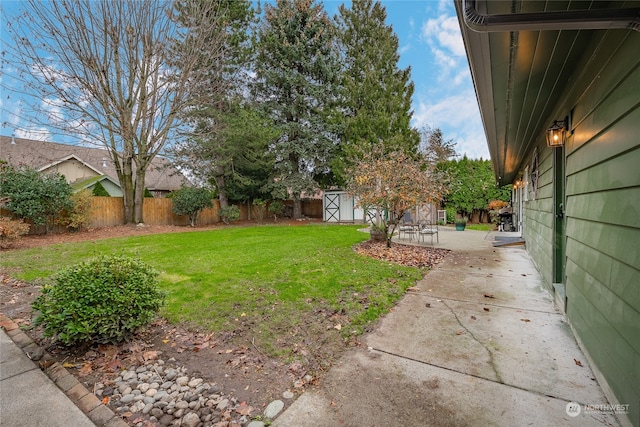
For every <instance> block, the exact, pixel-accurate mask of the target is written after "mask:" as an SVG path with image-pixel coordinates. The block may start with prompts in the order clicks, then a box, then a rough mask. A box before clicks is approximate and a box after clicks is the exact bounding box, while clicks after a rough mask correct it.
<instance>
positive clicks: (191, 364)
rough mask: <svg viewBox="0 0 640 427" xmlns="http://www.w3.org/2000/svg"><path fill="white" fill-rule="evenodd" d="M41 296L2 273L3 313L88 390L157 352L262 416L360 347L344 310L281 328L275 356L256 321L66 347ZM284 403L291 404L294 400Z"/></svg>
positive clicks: (367, 248) (166, 229)
mask: <svg viewBox="0 0 640 427" xmlns="http://www.w3.org/2000/svg"><path fill="white" fill-rule="evenodd" d="M285 223H286V224H291V225H301V224H305V223H308V222H301V221H287V222H279V223H278V224H285ZM242 225H250V223H246V224H240V226H242ZM234 226H238V225H234ZM219 227H221V226H213V227H196V228H190V227H174V226H144V227H136V226H120V227H109V228H101V229H95V230H89V231H84V232H79V233H70V234H51V235H46V236H27V237H25V238H23V239H21V241H20V242H19V244H18V245H16V249H22V248H29V247H37V246H46V245H51V244H56V243H69V242H77V241H85V240H99V239H105V238H112V237H124V236H133V235H142V234H156V233H171V232H186V231H203V230H207V229H215V228H219ZM354 249H355V250H356V251H358V252H359V253H361V254H363V255H368V256H372V257H374V258H378V259H383V260H385V261H388V262H394V263H398V264H403V265H410V266H417V267H431V266H433V265H434V264H436V263H438V262H440V261H441V260H442V259H444V257H446V256H447V254H448V253H449V251H446V250H442V249H434V248H425V247H418V246H406V245H397V244H394V245H393V246H392V248H391V249H387V248H386V247H384V243H374V242H363V243H361V244H359V245H356V247H355V248H354ZM39 294H40V288H39V286H38V285H35V284H31V283H26V282H22V281H19V280H16V279H14V278H11V277H10V272H7V271H4V272H2V271H0V312H3V313H4V314H6V315H7V316H9V317H10V318H12V319H13V320H14V321H15V322H16V323H18V324H19V325H20V326H21V327H22V328H23V329H25V332H26V333H27V334H28V335H29V336H30V337H31V338H32V339H33V340H34V341H35V342H37V343H38V344H39V345H40V346H42V347H44V348H45V350H46V351H47V352H48V353H49V354H51V355H52V357H53V358H54V359H55V360H56V361H58V362H60V363H63V364H64V366H65V367H67V369H68V370H69V371H70V372H71V373H72V374H74V375H75V376H76V377H78V379H79V380H80V381H81V382H83V383H84V384H85V386H86V387H87V388H88V389H89V390H92V389H93V386H94V384H96V383H103V384H109V383H110V381H112V380H113V379H114V378H115V377H116V376H117V372H118V371H120V370H121V369H126V368H130V367H132V366H137V365H140V364H142V363H143V362H144V361H145V359H146V358H148V357H149V354H153V355H154V357H156V356H157V357H158V358H160V359H162V360H164V361H165V363H166V364H168V365H172V366H178V367H185V368H186V370H187V372H188V373H189V375H192V376H198V377H200V378H203V379H204V381H206V382H208V383H210V384H215V385H216V386H217V387H219V388H220V389H222V390H224V393H225V394H227V395H230V396H233V397H235V398H237V399H238V401H239V402H243V401H244V402H247V404H249V405H251V406H252V407H254V408H256V409H259V410H260V411H262V409H263V408H264V407H265V406H266V405H267V404H269V402H271V401H272V400H274V399H282V395H283V393H284V392H285V391H290V392H293V394H294V396H295V395H299V394H300V393H302V392H303V391H304V390H305V388H308V387H314V386H316V385H318V384H319V383H320V382H321V381H322V378H323V376H324V374H325V373H326V371H327V370H328V369H329V368H330V367H331V365H332V364H333V363H334V361H335V360H337V359H338V358H339V357H340V356H341V355H342V354H343V353H344V352H345V351H346V350H347V349H349V348H350V347H353V346H359V345H361V343H360V341H359V339H358V336H356V335H349V334H345V331H344V330H342V331H341V329H342V326H346V325H348V319H345V318H344V317H343V315H342V313H341V312H340V311H335V310H330V309H328V308H326V307H322V306H319V305H318V306H317V307H315V308H314V310H311V311H309V313H308V314H307V315H305V317H304V318H302V319H299V321H298V323H297V326H296V327H295V328H293V329H288V330H280V331H277V333H278V334H279V335H278V336H277V337H276V339H275V342H276V343H277V344H276V345H277V347H278V348H277V349H273V348H272V349H271V351H267V349H265V348H264V347H263V346H262V342H261V341H260V337H259V336H256V334H255V332H254V330H253V328H252V326H253V325H254V324H255V319H254V320H253V321H251V322H250V321H248V320H247V319H246V318H239V319H238V321H237V327H236V328H234V330H233V331H232V332H228V333H225V334H219V335H217V334H212V333H209V332H207V331H202V330H194V329H189V328H188V327H186V326H185V325H175V324H170V323H168V322H167V321H166V320H164V319H158V320H156V321H155V322H154V323H153V324H151V325H150V326H148V327H147V328H145V329H144V330H142V331H140V332H139V333H138V334H136V335H135V336H134V337H133V339H132V340H131V341H130V342H128V343H124V344H120V345H87V346H76V347H64V346H61V345H58V344H56V343H55V342H53V341H52V340H51V339H50V338H46V337H44V335H43V331H42V329H41V328H33V327H31V322H32V316H33V313H32V310H31V303H32V302H33V300H34V299H35V298H36V297H37V295H39ZM311 303H312V304H313V303H314V302H311ZM338 326H341V327H338ZM271 341H274V340H271ZM274 350H275V351H277V352H278V354H280V356H279V357H272V356H269V354H273V351H274ZM283 400H285V403H287V404H288V403H290V402H292V400H287V399H283Z"/></svg>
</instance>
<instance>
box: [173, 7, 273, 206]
mask: <svg viewBox="0 0 640 427" xmlns="http://www.w3.org/2000/svg"><path fill="white" fill-rule="evenodd" d="M190 2H192V0H181V1H178V2H176V3H175V5H176V6H175V7H176V11H177V13H178V16H179V19H180V21H181V22H182V23H183V25H185V26H186V27H187V28H190V29H191V31H192V35H191V38H189V39H187V41H186V42H191V41H192V40H194V39H200V38H204V39H208V38H210V37H213V36H215V35H211V34H206V33H204V34H202V33H199V32H198V31H197V28H191V25H190V22H191V21H193V20H197V16H194V13H195V14H196V15H197V14H198V13H199V10H197V9H196V10H194V9H193V8H189V7H186V6H187V5H188V4H189V3H190ZM200 5H201V9H202V13H205V11H207V10H211V11H213V12H210V13H216V14H218V15H220V16H221V17H223V21H224V23H225V26H226V32H225V37H224V43H223V45H222V49H224V54H222V55H220V54H218V55H216V54H214V52H211V53H210V54H209V55H204V58H205V60H204V61H203V62H202V63H201V64H200V67H201V68H203V69H207V70H210V71H209V79H208V80H207V81H204V82H202V87H201V91H200V93H201V96H200V98H199V99H198V101H199V102H198V104H197V105H194V107H193V108H191V109H190V110H189V111H187V112H186V114H185V117H186V119H187V121H188V122H189V123H190V124H191V128H190V130H189V131H188V132H186V136H187V138H186V141H184V142H183V143H182V144H180V145H178V146H177V147H176V150H175V153H176V154H177V157H178V163H179V164H180V165H181V166H182V167H184V168H185V169H187V170H189V171H190V172H191V173H192V174H193V175H194V176H195V177H198V178H199V180H200V182H201V183H210V184H212V185H213V186H215V188H216V189H217V192H218V198H219V201H220V206H221V208H224V207H226V206H227V205H228V193H229V189H228V188H227V187H228V183H229V182H230V181H232V180H233V179H236V180H237V179H240V181H242V180H243V178H242V177H243V176H244V171H243V170H242V168H238V161H239V160H241V159H242V158H243V156H246V155H249V156H253V157H257V158H263V156H264V153H265V151H266V145H265V143H264V141H262V140H261V139H260V138H261V137H260V135H261V130H262V129H258V128H262V127H263V125H264V121H260V120H253V121H252V120H247V119H246V118H247V116H248V115H251V114H253V113H252V112H250V109H251V108H250V107H249V105H250V102H247V100H243V99H242V96H243V95H244V93H245V92H246V89H247V84H248V75H249V70H250V68H251V63H252V59H253V58H252V43H251V42H252V40H251V26H252V24H253V23H254V22H255V20H256V15H257V14H256V11H255V10H254V9H253V8H252V6H251V3H250V1H249V0H206V1H201V2H200ZM211 47H213V48H217V49H220V48H221V47H220V43H218V44H211ZM217 86H219V87H222V88H223V90H218V91H215V90H211V88H213V87H217ZM240 124H241V127H236V126H238V125H240ZM256 127H257V128H256ZM235 192H236V193H237V189H236V191H235Z"/></svg>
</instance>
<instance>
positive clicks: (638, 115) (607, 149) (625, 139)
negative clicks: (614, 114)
mask: <svg viewBox="0 0 640 427" xmlns="http://www.w3.org/2000/svg"><path fill="white" fill-rule="evenodd" d="M635 93H636V97H638V96H640V87H639V88H637V89H636V92H635ZM638 123H640V109H638V108H636V109H634V110H633V111H630V112H629V113H628V114H627V115H626V116H624V117H622V118H621V119H620V121H618V122H616V123H615V125H614V126H612V127H611V129H610V130H609V131H608V132H605V133H602V134H600V135H597V136H596V137H595V138H594V139H592V140H590V141H589V143H588V144H586V145H585V146H584V147H583V148H584V149H580V150H577V151H574V152H573V153H571V154H570V155H569V156H568V157H567V174H568V175H572V174H574V173H576V172H579V171H581V170H583V169H586V168H588V167H590V166H592V165H594V164H597V163H600V162H602V161H603V160H606V159H609V158H612V157H614V156H617V155H619V154H620V153H624V152H625V151H628V150H632V149H634V148H637V147H638V144H639V143H640V141H639V140H638ZM580 129H581V128H578V129H577V130H576V135H577V134H578V132H579V130H580ZM580 131H581V130H580ZM575 138H576V136H575V135H574V137H573V138H569V139H570V140H571V139H575Z"/></svg>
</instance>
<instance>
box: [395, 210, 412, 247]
mask: <svg viewBox="0 0 640 427" xmlns="http://www.w3.org/2000/svg"><path fill="white" fill-rule="evenodd" d="M403 233H404V234H405V236H406V235H409V240H412V238H413V236H415V234H416V226H415V224H414V223H413V220H412V219H411V212H405V214H404V216H403V217H402V224H400V225H399V226H398V239H402V234H403Z"/></svg>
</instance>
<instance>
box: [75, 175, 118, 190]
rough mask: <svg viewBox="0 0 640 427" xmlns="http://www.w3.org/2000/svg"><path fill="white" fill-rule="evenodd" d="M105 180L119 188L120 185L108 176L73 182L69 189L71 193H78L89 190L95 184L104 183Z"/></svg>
mask: <svg viewBox="0 0 640 427" xmlns="http://www.w3.org/2000/svg"><path fill="white" fill-rule="evenodd" d="M105 180H106V181H111V182H112V183H113V184H114V185H115V186H116V187H118V188H120V184H119V183H118V181H116V180H114V179H113V178H111V177H109V176H108V175H97V176H92V177H90V178H87V179H82V180H78V181H76V182H74V183H73V185H72V186H71V187H72V188H73V191H80V190H84V189H85V188H91V187H92V186H93V185H94V184H96V183H97V182H99V181H105Z"/></svg>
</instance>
